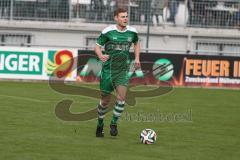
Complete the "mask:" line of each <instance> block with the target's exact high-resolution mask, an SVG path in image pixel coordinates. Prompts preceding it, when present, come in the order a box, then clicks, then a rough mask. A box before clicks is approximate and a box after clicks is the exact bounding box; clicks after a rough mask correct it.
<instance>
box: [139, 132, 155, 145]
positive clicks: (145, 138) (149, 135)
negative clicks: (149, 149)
mask: <svg viewBox="0 0 240 160" xmlns="http://www.w3.org/2000/svg"><path fill="white" fill-rule="evenodd" d="M140 140H141V142H142V143H143V144H153V143H154V142H155V141H156V140H157V134H156V132H155V131H154V130H152V129H144V130H142V132H141V135H140Z"/></svg>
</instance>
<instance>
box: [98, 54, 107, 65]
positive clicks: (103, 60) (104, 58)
mask: <svg viewBox="0 0 240 160" xmlns="http://www.w3.org/2000/svg"><path fill="white" fill-rule="evenodd" d="M99 59H100V60H101V61H102V62H103V63H105V62H106V61H107V60H108V59H109V55H101V56H99Z"/></svg>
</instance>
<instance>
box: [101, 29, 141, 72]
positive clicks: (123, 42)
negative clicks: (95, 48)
mask: <svg viewBox="0 0 240 160" xmlns="http://www.w3.org/2000/svg"><path fill="white" fill-rule="evenodd" d="M137 42H138V35H137V31H136V29H135V28H133V27H130V26H127V27H126V29H125V30H124V31H120V30H118V29H117V26H116V25H111V26H109V27H107V28H105V29H104V30H103V31H102V33H101V35H100V36H99V37H98V39H97V45H99V46H102V47H104V50H105V51H103V54H107V55H109V57H110V58H109V60H108V61H107V62H105V63H104V64H103V70H102V71H103V72H109V71H112V73H114V72H116V73H118V72H121V71H124V70H125V71H126V69H128V67H129V49H130V47H131V45H132V43H137Z"/></svg>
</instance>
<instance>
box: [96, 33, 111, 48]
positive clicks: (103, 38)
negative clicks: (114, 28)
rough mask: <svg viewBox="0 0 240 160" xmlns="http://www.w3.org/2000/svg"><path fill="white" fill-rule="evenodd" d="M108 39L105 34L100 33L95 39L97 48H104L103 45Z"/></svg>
mask: <svg viewBox="0 0 240 160" xmlns="http://www.w3.org/2000/svg"><path fill="white" fill-rule="evenodd" d="M107 40H108V38H107V36H106V34H103V33H101V34H100V36H99V37H98V38H97V43H96V44H97V45H99V46H104V45H105V43H106V42H107Z"/></svg>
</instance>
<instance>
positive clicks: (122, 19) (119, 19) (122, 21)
mask: <svg viewBox="0 0 240 160" xmlns="http://www.w3.org/2000/svg"><path fill="white" fill-rule="evenodd" d="M114 19H115V21H116V23H117V25H119V26H121V27H126V26H127V24H128V14H127V12H122V13H119V14H118V15H117V16H115V17H114Z"/></svg>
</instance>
